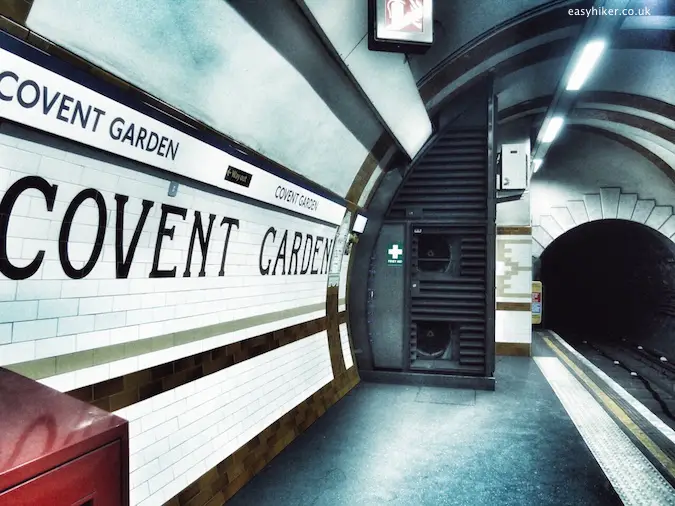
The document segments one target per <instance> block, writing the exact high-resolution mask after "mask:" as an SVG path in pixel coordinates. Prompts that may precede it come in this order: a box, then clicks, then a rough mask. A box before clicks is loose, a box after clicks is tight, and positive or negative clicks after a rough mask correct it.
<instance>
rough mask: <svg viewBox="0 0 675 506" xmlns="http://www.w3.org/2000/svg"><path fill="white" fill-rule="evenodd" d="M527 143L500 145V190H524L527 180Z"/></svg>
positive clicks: (528, 155)
mask: <svg viewBox="0 0 675 506" xmlns="http://www.w3.org/2000/svg"><path fill="white" fill-rule="evenodd" d="M529 148H530V146H529V143H526V142H523V143H520V144H502V157H501V159H502V175H501V188H500V189H501V190H525V189H527V183H528V180H529V166H528V165H529V164H528V162H529V158H530V149H529Z"/></svg>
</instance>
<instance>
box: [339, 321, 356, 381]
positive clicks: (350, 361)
mask: <svg viewBox="0 0 675 506" xmlns="http://www.w3.org/2000/svg"><path fill="white" fill-rule="evenodd" d="M340 343H341V345H342V357H343V358H344V361H345V368H346V369H347V370H349V369H350V368H351V367H352V366H353V365H354V358H353V356H352V347H351V344H350V342H349V330H348V329H347V324H346V323H341V324H340Z"/></svg>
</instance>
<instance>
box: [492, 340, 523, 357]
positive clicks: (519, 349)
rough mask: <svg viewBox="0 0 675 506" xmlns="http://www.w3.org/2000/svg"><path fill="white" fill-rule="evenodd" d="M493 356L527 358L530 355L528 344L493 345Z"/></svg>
mask: <svg viewBox="0 0 675 506" xmlns="http://www.w3.org/2000/svg"><path fill="white" fill-rule="evenodd" d="M495 354H497V355H501V356H509V357H529V356H531V355H532V345H531V344H530V343H495Z"/></svg>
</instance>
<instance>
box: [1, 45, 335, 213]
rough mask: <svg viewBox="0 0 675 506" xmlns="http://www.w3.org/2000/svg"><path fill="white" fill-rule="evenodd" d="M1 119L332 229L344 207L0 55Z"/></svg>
mask: <svg viewBox="0 0 675 506" xmlns="http://www.w3.org/2000/svg"><path fill="white" fill-rule="evenodd" d="M0 117H2V118H6V119H9V120H12V121H15V122H17V123H21V124H24V125H28V126H30V127H33V128H36V129H38V130H43V131H45V132H49V133H51V134H54V135H58V136H60V137H65V138H67V139H71V140H74V141H76V142H80V143H82V144H86V145H88V146H92V147H95V148H98V149H101V150H104V151H107V152H110V153H114V154H117V155H120V156H123V157H125V158H129V159H132V160H136V161H138V162H142V163H145V164H148V165H151V166H153V167H157V168H160V169H164V170H167V171H170V172H173V173H176V174H181V175H184V176H186V177H189V178H191V179H194V180H197V181H201V182H203V183H206V184H209V185H212V186H215V187H218V188H222V189H225V190H228V191H231V192H233V193H237V194H239V195H244V196H247V197H250V198H252V199H255V200H258V201H261V202H266V203H267V204H271V205H274V206H276V207H280V208H283V209H287V210H290V211H294V212H297V213H299V214H302V215H305V216H311V217H313V218H317V219H319V220H323V221H326V222H329V223H332V224H334V225H338V224H340V223H341V222H342V218H343V216H344V211H345V208H344V207H343V206H342V205H340V204H338V203H336V202H333V201H332V200H330V199H327V198H324V197H322V196H320V195H317V194H315V193H313V192H310V191H308V190H306V189H304V188H302V187H300V186H298V185H296V184H293V183H291V182H288V181H286V180H285V179H283V178H280V177H278V176H275V175H274V174H270V173H269V172H266V171H264V170H263V169H261V168H259V167H256V166H255V165H252V164H250V163H248V162H246V161H244V160H241V159H239V158H237V157H235V156H232V155H230V154H229V153H226V152H224V151H221V150H220V149H217V148H215V147H213V146H211V145H209V144H207V143H205V142H202V141H200V140H198V139H195V138H194V137H191V136H189V135H187V134H185V133H183V132H181V131H179V130H176V129H175V128H172V127H170V126H168V125H165V124H164V123H162V122H160V121H157V120H155V119H153V118H150V117H148V116H146V115H144V114H142V113H139V112H138V111H135V110H134V109H132V108H130V107H127V106H125V105H122V104H120V103H118V102H116V101H114V100H112V99H110V98H108V97H105V96H104V95H101V94H100V93H97V92H95V91H92V90H90V89H89V88H86V87H85V86H82V85H80V84H77V83H75V82H73V81H70V80H69V79H66V78H65V77H62V76H60V75H58V74H56V73H54V72H51V71H49V70H47V69H45V68H43V67H40V66H39V65H36V64H34V63H32V62H29V61H27V60H24V59H23V58H21V57H19V56H17V55H15V54H13V53H10V52H9V51H6V50H4V49H0Z"/></svg>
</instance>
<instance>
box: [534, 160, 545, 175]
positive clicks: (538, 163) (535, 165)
mask: <svg viewBox="0 0 675 506" xmlns="http://www.w3.org/2000/svg"><path fill="white" fill-rule="evenodd" d="M532 163H533V164H534V167H533V168H532V172H537V171H538V170H539V167H541V164H542V163H544V160H541V159H539V158H535V159H534V160H532Z"/></svg>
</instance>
